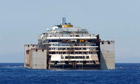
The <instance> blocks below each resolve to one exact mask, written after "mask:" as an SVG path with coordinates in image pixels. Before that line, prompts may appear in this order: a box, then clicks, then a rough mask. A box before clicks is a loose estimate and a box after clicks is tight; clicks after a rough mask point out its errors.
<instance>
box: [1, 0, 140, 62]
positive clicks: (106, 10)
mask: <svg viewBox="0 0 140 84" xmlns="http://www.w3.org/2000/svg"><path fill="white" fill-rule="evenodd" d="M63 16H64V17H66V18H67V22H71V23H72V24H73V25H74V26H76V27H81V28H87V29H88V30H89V31H90V33H95V34H100V37H101V39H102V40H115V49H116V52H115V53H116V57H115V58H116V63H118V62H119V63H120V62H121V63H128V62H132V63H138V62H140V0H0V62H24V44H31V43H32V44H34V43H37V39H38V36H39V35H40V34H41V33H43V32H46V29H47V28H51V27H52V26H53V25H55V24H60V22H61V18H62V17H63Z"/></svg>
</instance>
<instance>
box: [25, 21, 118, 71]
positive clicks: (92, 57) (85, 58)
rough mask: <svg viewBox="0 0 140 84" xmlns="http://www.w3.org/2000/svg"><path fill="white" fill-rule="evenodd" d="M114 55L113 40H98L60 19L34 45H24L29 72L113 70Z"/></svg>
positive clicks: (85, 30)
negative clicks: (48, 70) (35, 70)
mask: <svg viewBox="0 0 140 84" xmlns="http://www.w3.org/2000/svg"><path fill="white" fill-rule="evenodd" d="M101 46H102V47H101ZM105 47H106V48H107V49H106V48H105ZM114 56H115V54H114V41H101V40H100V37H99V35H95V34H91V33H89V32H88V30H87V29H82V28H80V27H73V25H72V24H71V23H66V19H65V18H63V19H62V22H61V24H60V25H55V26H53V28H52V29H50V30H48V29H47V32H45V33H43V34H41V35H40V37H39V38H38V44H37V45H33V44H32V45H25V65H24V66H25V67H28V68H32V69H114V68H115V65H114Z"/></svg>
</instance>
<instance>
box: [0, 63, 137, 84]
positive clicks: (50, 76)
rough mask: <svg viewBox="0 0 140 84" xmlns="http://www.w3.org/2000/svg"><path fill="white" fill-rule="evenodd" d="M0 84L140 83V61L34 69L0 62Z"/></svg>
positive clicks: (21, 64)
mask: <svg viewBox="0 0 140 84" xmlns="http://www.w3.org/2000/svg"><path fill="white" fill-rule="evenodd" d="M0 84H140V63H117V64H116V69H115V70H33V69H27V68H24V64H23V63H0Z"/></svg>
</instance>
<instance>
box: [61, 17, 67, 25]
mask: <svg viewBox="0 0 140 84" xmlns="http://www.w3.org/2000/svg"><path fill="white" fill-rule="evenodd" d="M61 24H62V25H65V24H66V17H63V18H62V21H61Z"/></svg>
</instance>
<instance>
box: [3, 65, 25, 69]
mask: <svg viewBox="0 0 140 84" xmlns="http://www.w3.org/2000/svg"><path fill="white" fill-rule="evenodd" d="M23 67H24V66H10V65H7V66H0V68H23Z"/></svg>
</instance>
